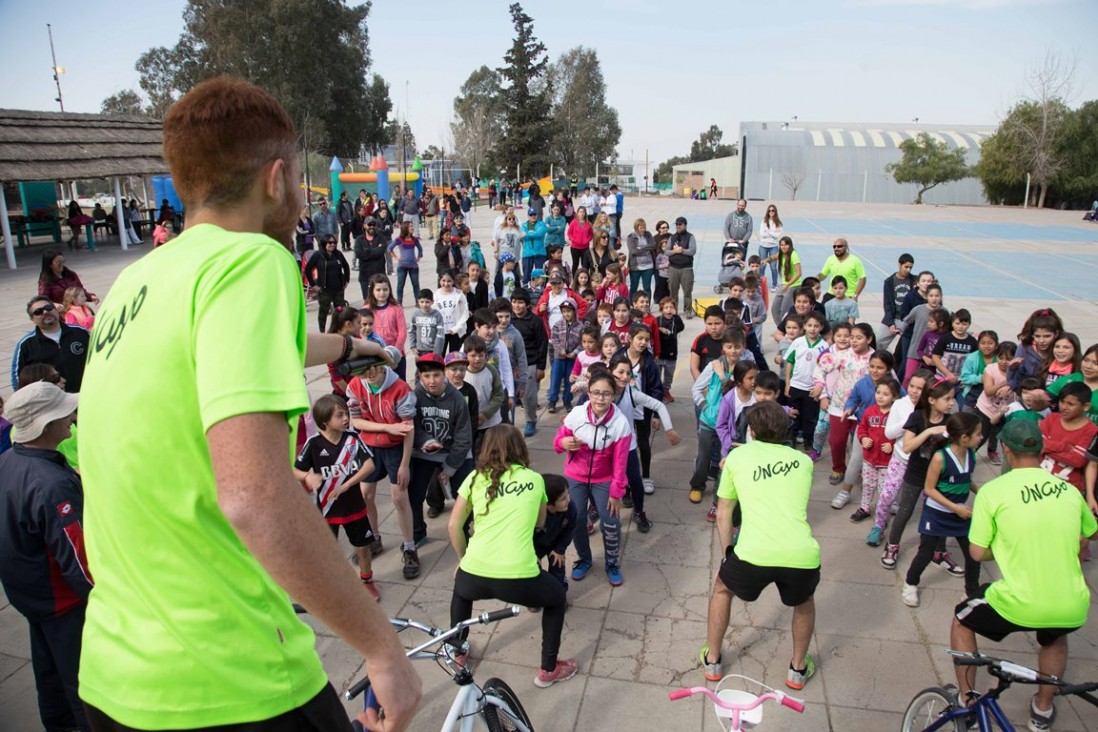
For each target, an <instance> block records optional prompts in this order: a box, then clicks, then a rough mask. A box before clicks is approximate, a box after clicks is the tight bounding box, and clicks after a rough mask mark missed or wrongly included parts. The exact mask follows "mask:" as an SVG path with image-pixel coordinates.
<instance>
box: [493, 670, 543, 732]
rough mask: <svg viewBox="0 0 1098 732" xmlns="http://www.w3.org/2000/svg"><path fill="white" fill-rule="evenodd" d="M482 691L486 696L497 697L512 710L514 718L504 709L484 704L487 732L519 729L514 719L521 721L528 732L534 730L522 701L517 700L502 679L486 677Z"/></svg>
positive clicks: (504, 731)
mask: <svg viewBox="0 0 1098 732" xmlns="http://www.w3.org/2000/svg"><path fill="white" fill-rule="evenodd" d="M484 693H485V695H486V696H487V695H491V696H495V697H497V698H498V699H499V700H500V701H502V702H504V703H505V704H506V705H507V707H508V708H509V709H510V710H511V711H512V712H514V718H512V717H511V716H509V715H508V714H507V712H506V711H505V710H503V709H500V708H499V707H497V706H494V705H492V704H486V705H485V706H484V721H485V722H486V723H487V724H488V732H514V730H517V729H519V727H518V726H517V725H516V724H515V721H516V720H518V721H519V722H522V724H523V725H525V726H526V729H528V730H530V732H534V725H533V723H532V722H531V721H530V717H529V715H527V714H526V710H525V709H523V708H522V702H520V701H519V699H518V697H517V696H516V695H515V692H514V691H512V690H511V687H510V686H508V685H507V684H506V683H505V682H504V681H503V679H497V678H491V679H488V681H486V682H485V683H484Z"/></svg>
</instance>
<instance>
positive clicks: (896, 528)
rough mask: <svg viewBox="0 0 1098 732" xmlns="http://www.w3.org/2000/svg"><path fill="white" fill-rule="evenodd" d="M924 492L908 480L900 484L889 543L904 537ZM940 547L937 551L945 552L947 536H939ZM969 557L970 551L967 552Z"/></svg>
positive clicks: (894, 542) (896, 541)
mask: <svg viewBox="0 0 1098 732" xmlns="http://www.w3.org/2000/svg"><path fill="white" fill-rule="evenodd" d="M922 494H923V487H922V486H920V485H915V484H914V483H908V482H907V481H906V480H905V481H904V482H903V485H901V486H900V497H899V501H898V503H899V504H900V506H899V508H897V509H896V515H895V516H894V517H893V518H892V527H891V528H890V529H889V530H888V543H889V544H899V543H900V539H902V538H904V529H905V528H907V522H908V521H910V520H911V514H913V513H915V505H916V504H917V503H918V502H919V496H921V495H922ZM937 541H938V547H937V549H935V551H939V552H944V551H945V547H946V541H945V537H937ZM965 556H966V558H967V556H968V552H967V551H966V552H965Z"/></svg>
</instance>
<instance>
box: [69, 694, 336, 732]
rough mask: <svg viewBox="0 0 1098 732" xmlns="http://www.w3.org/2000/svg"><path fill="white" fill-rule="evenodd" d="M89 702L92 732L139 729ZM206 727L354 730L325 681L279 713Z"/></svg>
mask: <svg viewBox="0 0 1098 732" xmlns="http://www.w3.org/2000/svg"><path fill="white" fill-rule="evenodd" d="M85 706H86V708H87V710H88V721H90V722H91V729H92V732H137V730H135V729H134V728H133V727H127V726H126V725H124V724H119V723H118V722H115V721H114V720H113V719H111V718H110V717H108V716H107V715H106V714H104V713H103V712H101V711H99V710H98V709H96V708H95V707H93V706H90V705H85ZM202 729H204V730H210V732H214V731H215V730H216V732H333V731H335V732H344V731H345V732H350V730H351V721H350V720H349V719H348V718H347V712H346V711H345V710H344V709H343V704H342V703H341V702H340V701H339V696H338V695H337V694H336V691H335V689H333V688H332V685H331V684H325V685H324V688H323V689H321V690H320V693H319V694H317V695H316V696H314V697H313V698H312V699H310V700H309V701H307V702H305V703H304V704H302V705H301V706H300V707H298V708H297V709H291V710H290V711H288V712H286V713H285V714H280V715H278V716H277V717H272V718H271V719H264V720H260V721H257V722H244V723H242V724H226V725H223V726H221V725H219V726H217V727H203V728H202ZM195 732H198V731H197V730H195Z"/></svg>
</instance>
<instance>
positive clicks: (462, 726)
mask: <svg viewBox="0 0 1098 732" xmlns="http://www.w3.org/2000/svg"><path fill="white" fill-rule="evenodd" d="M519 612H520V610H519V607H518V606H517V605H513V606H511V607H509V608H505V609H503V610H495V611H493V612H485V613H481V614H480V615H477V616H476V617H474V618H471V619H469V620H465V621H463V622H461V623H458V624H457V625H455V626H454V627H453V628H450V629H449V630H443V629H441V628H435V627H432V626H430V625H424V624H422V623H417V622H416V621H414V620H408V619H406V618H390V619H389V622H390V623H392V624H393V627H394V628H396V630H397V632H398V633H400V632H402V631H404V630H407V629H408V628H412V629H414V630H418V631H420V632H422V633H426V634H427V635H428V636H430V640H427V641H426V642H424V643H422V644H420V645H418V646H416V647H415V648H412V649H410V650H409V651H408V652H407V653H406V654H405V655H407V656H408V658H411V659H413V660H417V659H430V660H433V661H435V662H436V663H438V665H439V667H440V668H442V669H444V670H445V671H446V672H447V673H449V674H450V676H451V677H453V680H454V683H455V684H456V685H457V687H458V689H457V694H456V695H455V696H454V703H453V704H451V705H450V711H449V713H448V714H447V715H446V720H445V721H444V722H443V723H442V732H452V730H454V729H458V730H460V731H461V732H472V730H473V729H474V726H473V725H474V723H475V721H476V720H477V719H478V718H479V719H480V720H481V721H483V723H484V725H485V726H487V728H488V730H489V732H534V725H533V723H531V722H530V717H529V715H527V714H526V710H525V709H523V707H522V702H520V701H519V698H518V696H516V694H515V692H514V691H513V690H512V689H511V687H510V686H508V685H507V684H506V683H505V682H504V681H503V680H502V679H498V678H491V679H488V680H487V681H485V682H484V686H480V685H478V684H477V683H476V682H475V681H474V680H473V672H472V670H470V669H469V667H468V666H467V665H465V663H464V662H463V661H464V657H465V656H466V654H467V653H468V650H469V646H468V643H467V642H463V643H462V647H461V651H460V652H458V653H454V651H453V649H452V647H451V646H450V645H449V644H447V643H446V641H448V640H449V639H451V638H453V637H454V636H456V635H458V634H459V633H461V631H463V630H465V629H466V628H468V627H470V626H473V625H478V624H483V623H494V622H497V621H499V620H503V619H504V618H513V617H515V616H516V615H518V614H519ZM363 692H366V700H365V705H366V707H367V708H372V709H375V710H377V712H378V714H379V715H382V716H383V715H384V711H383V710H382V709H380V708H379V706H378V703H377V699H376V697H374V694H373V690H372V689H370V679H369V677H365V678H363V679H362V680H361V681H359V682H358V683H356V684H355V685H354V686H352V687H351V688H350V689H348V690H347V691H346V692H345V693H344V695H343V696H344V698H345V699H347V700H348V701H350V700H351V699H354V698H355V697H357V696H358V695H359V694H362V693H363ZM352 726H353V727H354V728H355V731H356V732H362V726H361V725H360V724H359V723H358V722H353V723H352Z"/></svg>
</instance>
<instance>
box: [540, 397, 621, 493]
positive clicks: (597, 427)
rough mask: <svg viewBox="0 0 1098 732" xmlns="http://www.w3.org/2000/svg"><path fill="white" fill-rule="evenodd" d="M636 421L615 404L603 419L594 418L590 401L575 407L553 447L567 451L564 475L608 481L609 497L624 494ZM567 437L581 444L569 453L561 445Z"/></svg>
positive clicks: (583, 480) (588, 480)
mask: <svg viewBox="0 0 1098 732" xmlns="http://www.w3.org/2000/svg"><path fill="white" fill-rule="evenodd" d="M632 435H633V424H632V422H630V421H629V420H628V419H626V418H625V416H624V415H623V414H622V413H621V410H620V409H618V408H617V407H616V406H613V405H611V406H610V408H609V409H608V410H606V414H604V415H602V418H601V419H598V418H596V417H595V413H594V411H592V409H591V404H590V403H587V404H581V405H580V406H578V407H575V408H574V409H573V410H572V411H571V412H569V413H568V416H566V417H565V418H564V423H563V424H561V426H560V429H559V430H557V436H556V438H555V439H554V440H553V449H554V450H556V451H557V452H558V453H565V452H566V455H565V458H564V474H565V475H566V476H567V477H569V478H571V479H572V480H575V481H579V482H581V483H585V484H591V483H609V484H610V497H611V498H618V499H620V498H621V497H622V496H624V495H625V487H626V482H627V481H626V477H625V467H626V463H627V462H628V460H629V444H630V441H631V440H632ZM565 437H575V438H576V439H578V440H579V441H580V442H581V443H583V444H582V445H580V448H579V449H578V450H575V451H572V452H567V451H566V450H565V449H564V445H563V444H561V443H562V441H563V440H564V438H565Z"/></svg>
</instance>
